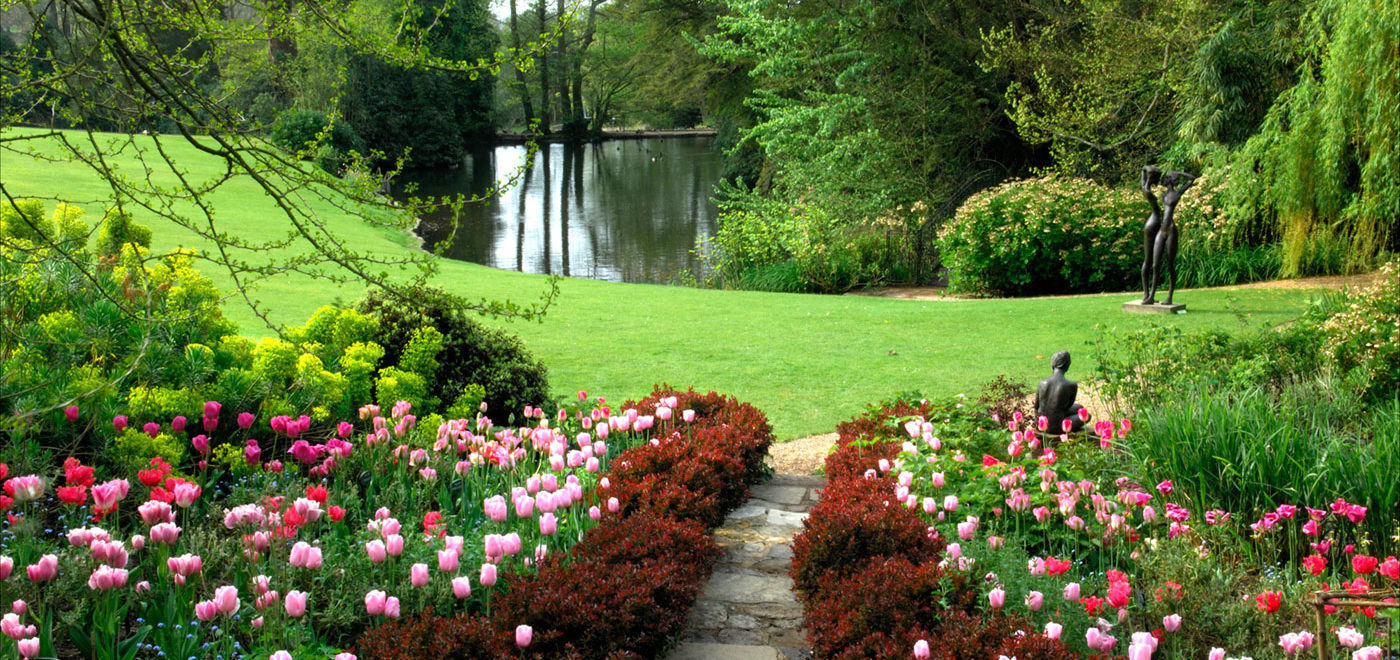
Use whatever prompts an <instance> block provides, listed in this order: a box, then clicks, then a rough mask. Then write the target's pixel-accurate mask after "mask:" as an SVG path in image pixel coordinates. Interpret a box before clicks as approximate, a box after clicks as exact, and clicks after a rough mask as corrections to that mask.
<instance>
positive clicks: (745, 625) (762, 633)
mask: <svg viewBox="0 0 1400 660" xmlns="http://www.w3.org/2000/svg"><path fill="white" fill-rule="evenodd" d="M825 484H826V480H825V479H823V478H822V477H815V476H803V475H793V474H776V475H774V476H773V478H772V479H771V480H770V481H768V482H766V483H763V484H760V485H757V486H754V487H753V488H752V489H751V491H752V496H751V497H750V498H749V501H748V502H746V503H745V504H744V505H743V506H741V507H739V508H738V509H735V510H734V511H733V512H732V513H730V514H729V518H728V519H727V520H725V522H724V524H723V525H722V526H720V528H719V529H718V530H715V540H716V541H717V542H718V543H719V545H720V548H722V549H723V550H724V556H723V557H722V558H721V559H720V561H719V564H718V565H717V566H716V567H715V571H714V574H713V575H711V576H710V581H709V582H708V583H706V584H705V587H704V589H703V590H702V591H701V593H700V597H699V598H698V599H697V600H696V602H695V607H694V608H692V609H691V611H690V621H689V626H688V628H687V629H686V631H685V633H683V634H682V636H681V643H680V644H679V645H678V646H677V647H676V648H675V650H673V651H672V652H671V653H670V654H669V655H667V656H666V658H667V660H699V659H701V658H706V659H709V658H713V659H715V660H760V659H761V660H800V659H804V658H810V657H811V656H812V654H811V651H810V649H809V648H808V645H807V632H806V630H805V629H803V625H802V624H803V622H802V606H801V605H799V604H798V602H797V597H796V596H795V595H794V594H793V592H792V579H791V578H789V577H788V574H787V572H788V565H789V564H790V563H791V561H792V546H791V544H792V537H793V536H794V535H796V534H797V533H798V532H799V531H801V530H802V521H803V520H805V519H806V518H807V512H808V511H810V510H811V508H812V505H813V504H815V503H816V501H817V498H818V497H819V496H820V494H821V488H822V487H823V486H824V485H825Z"/></svg>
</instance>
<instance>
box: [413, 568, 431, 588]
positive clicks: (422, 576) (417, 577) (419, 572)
mask: <svg viewBox="0 0 1400 660" xmlns="http://www.w3.org/2000/svg"><path fill="white" fill-rule="evenodd" d="M409 582H410V583H412V584H413V586H415V587H426V586H428V565H427V564H414V565H413V566H412V567H411V568H410V569H409Z"/></svg>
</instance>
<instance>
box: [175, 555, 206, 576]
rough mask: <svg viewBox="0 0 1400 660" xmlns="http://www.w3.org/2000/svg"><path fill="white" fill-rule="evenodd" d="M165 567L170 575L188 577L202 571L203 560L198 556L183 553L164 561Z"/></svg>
mask: <svg viewBox="0 0 1400 660" xmlns="http://www.w3.org/2000/svg"><path fill="white" fill-rule="evenodd" d="M165 565H166V567H167V568H169V569H170V572H171V573H174V574H175V575H177V576H183V577H188V576H191V575H194V574H195V573H198V572H200V571H202V570H204V560H203V559H201V558H200V557H199V555H192V554H189V553H185V554H183V555H180V556H179V557H171V558H169V559H167V560H165Z"/></svg>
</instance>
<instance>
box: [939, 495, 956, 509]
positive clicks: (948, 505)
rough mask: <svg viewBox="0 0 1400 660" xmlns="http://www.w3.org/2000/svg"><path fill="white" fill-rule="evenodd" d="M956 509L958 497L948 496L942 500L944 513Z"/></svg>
mask: <svg viewBox="0 0 1400 660" xmlns="http://www.w3.org/2000/svg"><path fill="white" fill-rule="evenodd" d="M957 508H958V496H957V495H948V496H945V497H944V498H943V510H944V511H956V510H957Z"/></svg>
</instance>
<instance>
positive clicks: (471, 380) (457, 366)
mask: <svg viewBox="0 0 1400 660" xmlns="http://www.w3.org/2000/svg"><path fill="white" fill-rule="evenodd" d="M410 297H411V298H412V302H411V303H410V302H405V301H403V300H399V299H397V298H391V297H388V296H386V295H385V294H383V293H382V292H373V293H371V294H369V295H368V296H367V297H366V298H365V299H364V300H362V301H360V303H359V305H358V307H357V309H359V311H360V312H363V313H364V314H367V315H369V316H371V317H373V318H374V319H375V320H376V321H377V322H378V329H377V336H376V337H375V342H376V343H378V344H379V345H380V346H383V347H384V358H383V362H382V364H386V365H400V367H402V366H403V364H404V363H403V360H404V357H405V355H406V354H407V353H408V348H409V346H410V343H411V341H412V340H413V338H414V336H415V333H417V332H418V329H419V328H422V327H432V328H436V329H437V331H438V332H439V333H441V335H442V339H441V341H442V350H441V351H440V352H438V353H437V355H436V356H435V359H436V361H437V362H438V364H439V365H440V366H439V367H438V369H437V374H436V376H435V377H434V378H432V379H429V380H427V383H426V385H427V391H426V392H425V396H426V397H427V398H429V399H436V400H437V401H440V402H444V403H446V402H454V403H455V402H456V401H457V400H458V398H459V397H461V395H462V394H463V393H465V392H467V391H468V390H467V388H468V387H469V386H470V385H473V384H475V385H480V386H481V387H482V388H483V389H484V390H485V398H484V400H485V401H486V404H487V406H488V408H487V414H488V415H490V416H491V417H492V418H493V419H497V420H502V421H504V420H506V419H508V418H509V416H510V415H511V414H515V415H519V414H520V411H521V409H522V408H524V406H525V405H527V404H529V405H543V404H545V403H547V402H548V401H549V383H548V380H547V372H546V370H545V366H544V363H543V362H540V361H539V360H537V359H535V357H534V356H533V355H531V354H530V352H529V350H528V349H526V348H525V344H524V343H523V342H521V341H520V338H519V337H516V336H515V335H511V334H509V333H506V332H503V331H501V330H496V329H494V328H488V327H486V326H484V325H482V324H480V323H477V322H476V321H473V320H472V319H470V318H468V317H467V315H466V314H465V313H463V312H462V311H461V310H459V309H455V308H452V307H450V306H449V304H448V303H447V298H446V297H445V295H444V294H443V292H442V291H440V290H438V289H434V288H431V287H422V288H420V289H417V290H416V291H414V292H413V293H412V295H411V296H410ZM408 362H409V363H410V364H416V363H418V360H417V358H411V359H409V360H408ZM381 380H382V376H381ZM396 382H397V383H399V384H402V382H403V380H402V378H401V377H400V378H399V379H397V380H396ZM377 398H382V397H377ZM390 403H392V402H390Z"/></svg>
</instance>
